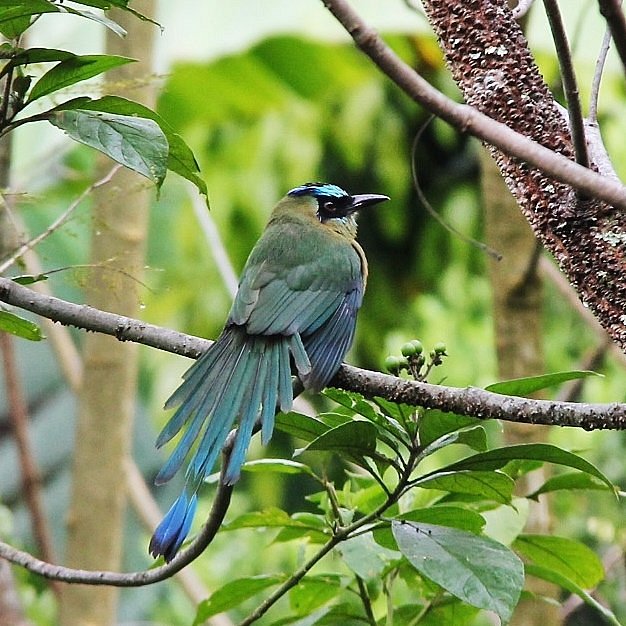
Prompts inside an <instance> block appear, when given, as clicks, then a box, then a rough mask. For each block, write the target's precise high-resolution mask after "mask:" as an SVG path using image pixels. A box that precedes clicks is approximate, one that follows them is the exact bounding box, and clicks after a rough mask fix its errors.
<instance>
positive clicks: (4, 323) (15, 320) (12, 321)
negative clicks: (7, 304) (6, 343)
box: [0, 311, 45, 341]
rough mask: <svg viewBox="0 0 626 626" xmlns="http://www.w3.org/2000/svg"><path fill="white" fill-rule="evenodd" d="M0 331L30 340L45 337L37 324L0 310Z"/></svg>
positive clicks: (39, 339) (38, 339)
mask: <svg viewBox="0 0 626 626" xmlns="http://www.w3.org/2000/svg"><path fill="white" fill-rule="evenodd" d="M0 331H4V332H7V333H11V334H12V335H17V336H18V337H21V338H22V339H28V340H30V341H41V340H42V339H45V337H44V334H43V333H42V332H41V328H39V326H37V324H35V323H34V322H31V321H30V320H27V319H24V318H23V317H19V315H15V314H13V313H9V312H8V311H0Z"/></svg>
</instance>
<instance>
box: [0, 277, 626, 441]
mask: <svg viewBox="0 0 626 626" xmlns="http://www.w3.org/2000/svg"><path fill="white" fill-rule="evenodd" d="M0 301H2V302H6V303H7V304H12V305H14V306H17V307H20V308H22V309H25V310H27V311H31V312H33V313H37V314H38V315H42V316H44V317H46V318H48V319H51V320H53V321H55V322H60V323H62V324H66V325H70V326H76V327H77V328H83V329H85V330H89V331H94V332H100V333H104V334H106V335H112V336H114V337H116V338H117V339H119V340H120V341H134V342H136V343H141V344H144V345H147V346H151V347H154V348H158V349H159V350H165V351H166V352H173V353H175V354H180V355H183V356H188V357H192V358H197V357H198V356H199V355H200V354H201V353H202V352H204V350H206V349H207V348H208V347H209V346H210V345H211V342H210V341H208V340H206V339H200V338H199V337H193V336H191V335H185V334H184V333H179V332H176V331H173V330H170V329H166V328H160V327H159V326H155V325H153V324H147V323H145V322H142V321H140V320H136V319H132V318H130V317H124V316H123V315H116V314H114V313H108V312H106V311H99V310H97V309H94V308H92V307H88V306H85V305H80V304H74V303H72V302H67V301H65V300H61V299H59V298H54V297H52V296H46V295H42V294H38V293H35V292H34V291H32V290H30V289H28V288H26V287H22V286H21V285H18V284H17V283H14V282H13V281H12V280H10V279H8V278H0ZM330 386H334V387H339V388H341V389H345V390H347V391H356V392H358V393H361V394H363V395H364V396H366V397H368V398H373V397H376V396H381V397H383V398H386V399H388V400H391V401H392V402H404V403H406V404H411V405H413V406H422V407H424V408H428V409H439V410H441V411H447V412H452V413H458V414H460V415H471V416H474V417H477V418H479V419H502V420H505V421H509V422H521V423H526V424H552V425H555V424H556V425H559V426H575V427H580V428H585V429H587V430H596V429H598V430H599V429H603V430H607V429H608V430H610V429H623V428H626V404H619V403H613V404H577V403H568V402H552V401H549V400H531V399H527V398H518V397H513V396H504V395H500V394H496V393H491V392H488V391H484V390H482V389H477V388H473V387H467V388H457V387H446V386H444V385H431V384H429V383H418V382H414V381H410V380H404V379H400V378H396V377H395V376H389V375H387V374H381V373H379V372H371V371H368V370H364V369H359V368H357V367H353V366H351V365H346V364H344V365H342V367H341V369H340V370H339V372H338V373H337V375H336V376H335V377H334V378H333V380H332V381H331V383H330Z"/></svg>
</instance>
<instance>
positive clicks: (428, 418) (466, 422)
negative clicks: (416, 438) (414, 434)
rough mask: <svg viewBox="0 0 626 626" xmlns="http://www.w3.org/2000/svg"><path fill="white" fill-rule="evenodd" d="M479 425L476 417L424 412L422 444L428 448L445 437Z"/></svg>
mask: <svg viewBox="0 0 626 626" xmlns="http://www.w3.org/2000/svg"><path fill="white" fill-rule="evenodd" d="M479 423H480V420H477V419H476V418H475V417H468V416H466V415H456V413H444V412H443V411H437V410H434V409H429V410H428V411H424V415H423V416H422V418H421V419H420V424H419V434H420V443H421V444H422V445H423V446H427V445H429V444H431V443H432V442H433V441H435V440H436V439H439V438H440V437H442V436H443V435H447V434H448V433H451V432H454V431H455V430H461V429H463V428H467V427H468V426H474V425H478V424H479Z"/></svg>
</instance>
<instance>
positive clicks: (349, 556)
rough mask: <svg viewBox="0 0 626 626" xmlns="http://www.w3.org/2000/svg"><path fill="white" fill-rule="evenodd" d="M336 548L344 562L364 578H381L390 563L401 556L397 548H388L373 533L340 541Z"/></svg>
mask: <svg viewBox="0 0 626 626" xmlns="http://www.w3.org/2000/svg"><path fill="white" fill-rule="evenodd" d="M336 550H337V552H339V554H341V558H342V559H343V561H344V563H345V564H346V565H347V566H348V567H349V568H350V569H351V570H352V571H353V572H354V573H355V574H356V575H357V576H359V577H360V578H362V579H363V580H375V579H377V578H380V576H382V573H383V571H384V570H385V569H386V568H387V567H388V566H389V563H390V562H391V561H395V560H397V559H398V558H399V557H400V553H399V552H397V550H396V549H395V548H394V549H391V550H387V549H385V548H383V547H381V546H380V544H378V543H376V541H374V538H373V537H372V535H371V533H367V534H364V535H358V536H357V537H353V538H352V539H348V540H347V541H344V542H343V543H340V544H339V545H338V546H337V548H336Z"/></svg>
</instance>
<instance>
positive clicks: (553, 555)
mask: <svg viewBox="0 0 626 626" xmlns="http://www.w3.org/2000/svg"><path fill="white" fill-rule="evenodd" d="M513 548H514V549H515V550H516V551H517V552H519V553H520V554H521V555H522V556H524V557H526V558H527V559H530V560H531V561H533V562H534V563H536V564H537V565H541V566H542V567H547V568H549V569H551V570H552V571H554V572H557V573H558V574H560V575H561V576H564V577H565V578H567V579H569V580H571V581H572V582H573V583H574V584H575V585H577V586H579V587H583V588H585V589H593V588H594V587H595V586H596V585H597V584H598V583H599V582H600V581H601V580H603V579H604V567H603V566H602V561H600V559H599V558H598V556H597V554H596V553H595V552H594V551H593V550H591V549H590V548H588V547H587V546H586V545H584V544H582V543H580V542H579V541H575V540H573V539H568V538H567V537H555V536H554V535H520V536H519V537H518V538H517V539H516V540H515V542H514V543H513Z"/></svg>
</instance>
